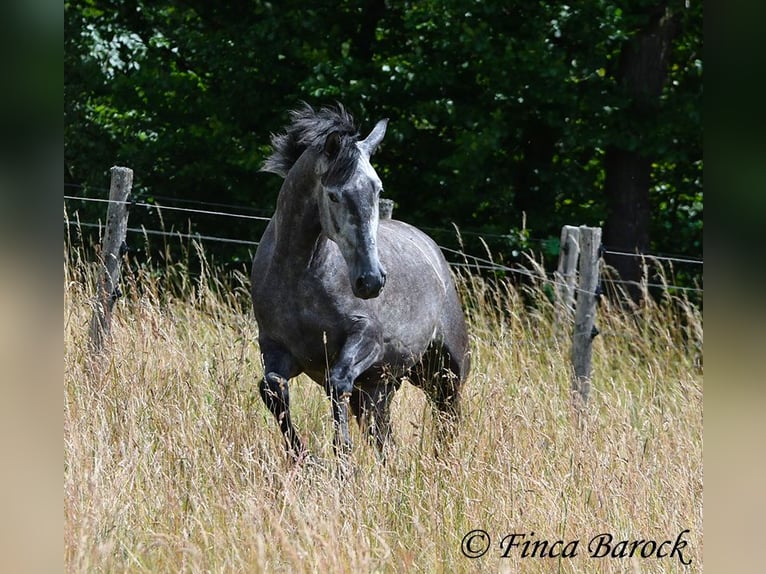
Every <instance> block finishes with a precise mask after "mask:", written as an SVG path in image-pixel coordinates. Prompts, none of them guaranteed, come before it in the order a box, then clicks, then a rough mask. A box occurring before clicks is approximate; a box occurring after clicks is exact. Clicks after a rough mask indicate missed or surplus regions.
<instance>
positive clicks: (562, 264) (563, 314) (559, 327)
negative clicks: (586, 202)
mask: <svg viewBox="0 0 766 574" xmlns="http://www.w3.org/2000/svg"><path fill="white" fill-rule="evenodd" d="M560 245H561V247H560V250H559V265H558V269H557V270H556V274H555V278H556V331H557V332H558V333H563V332H569V328H570V326H571V325H572V319H573V317H574V310H575V306H574V304H575V285H576V284H577V260H578V259H579V257H580V228H579V227H575V226H574V225H565V226H564V227H562V228H561V243H560Z"/></svg>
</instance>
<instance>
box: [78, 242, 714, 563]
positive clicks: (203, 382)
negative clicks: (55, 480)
mask: <svg viewBox="0 0 766 574" xmlns="http://www.w3.org/2000/svg"><path fill="white" fill-rule="evenodd" d="M194 255H195V254H194V253H192V256H194ZM65 258H66V261H65V285H64V303H65V305H64V342H65V380H64V394H65V403H64V404H65V412H64V453H65V454H64V456H65V465H64V558H65V564H66V570H67V571H70V572H93V571H96V572H99V571H100V572H116V571H136V572H141V571H144V572H181V571H184V572H202V571H212V572H282V571H289V572H319V571H321V572H349V571H355V572H474V571H508V572H586V571H587V572H626V571H637V572H687V571H701V569H702V556H703V530H702V490H703V471H702V374H701V371H700V365H699V360H700V350H701V338H702V322H701V317H700V314H699V312H698V311H697V310H696V309H695V308H694V307H693V306H692V305H691V304H689V303H688V302H687V301H685V300H683V299H678V298H676V299H667V300H666V301H665V303H659V304H658V303H654V302H649V303H648V304H647V305H645V306H644V307H642V308H633V309H628V310H626V309H625V308H622V307H619V308H618V307H614V306H612V305H610V304H609V303H608V302H606V301H605V302H603V303H602V305H601V307H600V309H599V313H598V319H597V324H598V326H599V328H600V330H601V335H600V336H599V337H597V338H596V340H595V347H594V376H593V381H592V392H591V402H590V405H589V408H588V410H587V413H586V414H585V416H584V418H582V419H581V420H580V421H579V423H578V422H577V421H576V418H575V416H574V412H573V409H572V407H571V401H570V394H569V388H570V370H569V357H568V353H569V342H568V340H567V339H566V337H564V336H562V335H560V334H559V333H558V332H557V330H556V329H554V325H553V320H552V318H553V308H552V306H551V304H550V303H548V302H547V300H546V299H545V297H543V296H542V295H541V293H542V290H541V289H537V288H535V286H532V288H531V289H530V290H529V292H528V293H521V292H519V291H517V290H516V289H514V288H513V287H511V286H509V285H508V283H504V282H499V283H498V284H496V285H490V284H488V283H487V282H485V281H482V280H480V279H478V278H476V277H471V276H466V277H464V278H463V279H462V289H463V293H464V296H465V301H466V307H467V310H468V315H469V322H470V331H471V333H472V352H473V373H472V375H471V377H470V379H469V380H468V381H467V383H466V385H465V393H464V418H463V421H462V423H461V428H460V433H459V435H458V436H457V437H456V439H455V440H454V442H453V443H452V445H451V452H450V453H449V455H448V456H445V457H443V458H441V459H437V458H434V457H433V456H432V440H433V434H432V431H433V425H432V424H431V418H430V417H431V413H430V409H429V407H428V405H427V403H426V402H425V400H424V397H423V395H422V393H421V392H420V391H419V390H417V389H415V388H413V387H411V386H409V385H406V384H405V385H404V386H403V387H402V389H401V391H400V392H399V393H398V394H397V396H396V398H395V402H394V405H393V423H394V432H395V436H396V446H395V448H394V449H393V450H392V452H391V456H390V459H389V461H388V464H387V465H385V466H384V465H382V464H380V463H379V462H378V460H377V458H376V456H375V453H374V449H373V448H372V447H371V446H369V445H367V444H366V443H365V441H364V440H363V438H362V437H361V435H360V433H359V432H358V431H357V430H356V428H354V439H355V440H354V449H353V454H352V458H353V467H354V470H353V472H352V473H351V474H349V475H347V476H345V477H344V478H340V475H339V473H337V472H336V469H335V468H334V465H333V464H332V446H331V443H332V428H331V417H330V410H329V404H328V402H327V399H326V398H325V395H324V391H323V390H322V389H320V388H319V386H318V385H316V384H315V383H313V382H311V381H309V380H308V379H305V378H302V377H301V378H299V379H297V380H295V381H294V382H293V383H292V388H291V397H292V405H293V412H294V419H295V420H296V421H297V423H298V425H299V429H300V431H301V433H302V435H303V436H304V437H305V439H306V442H307V443H308V445H309V446H310V448H311V449H312V451H313V452H314V453H315V454H317V455H319V456H320V457H324V458H325V459H326V460H328V461H329V463H328V464H327V465H326V466H325V467H320V466H310V467H299V468H295V467H292V466H290V465H289V464H287V462H286V460H285V457H284V455H283V450H282V444H281V437H280V435H279V432H278V429H277V425H276V424H275V421H274V420H273V419H272V417H271V415H270V414H269V413H268V412H267V410H266V409H265V407H264V406H263V405H262V403H261V400H260V397H259V395H258V390H257V382H258V380H259V378H260V377H261V375H262V372H261V364H260V358H259V353H258V347H257V343H256V327H255V324H254V321H253V320H252V317H251V313H250V310H249V305H248V299H247V297H248V295H247V283H248V281H247V279H246V278H245V277H244V276H241V275H238V274H235V275H234V276H230V277H229V278H228V279H226V280H224V279H222V278H221V276H219V275H217V274H216V273H214V272H213V271H211V270H210V269H209V268H208V267H207V266H206V265H205V264H204V263H203V265H202V274H201V276H200V277H197V278H194V279H190V278H189V275H188V274H187V273H186V268H185V265H183V264H178V263H175V264H172V263H167V262H164V263H162V264H161V265H159V264H157V263H155V264H149V265H147V266H143V267H137V266H133V268H132V270H130V272H128V273H126V276H127V279H126V287H125V296H124V297H123V298H121V299H120V300H119V301H118V303H117V307H116V310H115V314H114V324H113V333H112V342H111V346H110V349H109V351H108V352H107V353H105V354H104V355H103V356H102V357H101V358H99V359H97V360H93V358H92V357H90V356H89V353H88V324H89V320H90V315H91V308H90V302H91V300H92V297H93V284H94V281H93V275H92V269H91V267H90V266H89V265H88V264H87V263H86V262H85V260H84V258H83V256H82V254H81V252H80V251H79V250H74V249H67V250H66V254H65ZM200 258H201V259H202V261H203V262H204V256H201V255H200ZM158 266H161V267H162V273H158V272H157V267H158ZM473 529H483V530H485V531H486V532H487V533H488V535H489V536H490V537H491V547H490V549H489V551H488V552H487V553H486V554H485V555H484V556H482V557H481V558H477V559H473V560H472V559H469V558H466V557H465V556H464V555H463V553H462V552H461V541H462V540H463V538H464V536H465V535H466V534H467V533H468V532H469V531H471V530H473ZM686 529H688V530H689V532H688V533H686V534H684V539H685V540H686V541H687V542H688V544H687V546H686V547H685V548H684V549H683V553H682V557H683V558H684V560H686V561H689V560H690V561H691V565H690V566H685V565H683V564H682V563H681V562H680V561H679V557H678V555H677V554H676V555H675V556H674V557H666V558H656V557H650V558H640V557H639V558H636V557H634V558H633V559H630V558H622V559H621V558H601V559H599V558H592V557H590V555H589V552H588V548H587V545H588V542H589V541H590V540H591V538H593V537H594V536H596V535H598V534H600V533H610V534H612V535H613V536H614V542H615V543H616V542H617V541H619V540H622V539H629V540H636V539H638V540H654V541H657V542H658V543H659V542H662V541H663V540H666V539H669V540H672V541H673V540H676V538H677V536H678V535H679V533H681V532H682V531H683V530H686ZM512 533H518V534H526V535H527V536H526V538H524V539H522V540H548V541H549V542H550V543H553V542H554V541H556V540H559V539H562V540H564V541H565V542H571V541H574V540H579V543H578V546H577V556H576V557H571V558H551V557H546V558H542V557H523V556H522V548H512V549H511V551H510V552H508V557H506V558H504V557H503V554H504V553H505V550H506V549H507V539H506V543H503V537H504V536H506V535H508V534H512ZM533 533H534V534H533ZM482 540H483V539H481V538H476V539H474V540H473V541H472V542H471V545H472V549H476V548H477V547H478V546H479V544H480V543H481V542H482ZM559 549H560V546H559ZM666 550H669V547H667V548H666Z"/></svg>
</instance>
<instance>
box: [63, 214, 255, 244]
mask: <svg viewBox="0 0 766 574" xmlns="http://www.w3.org/2000/svg"><path fill="white" fill-rule="evenodd" d="M64 223H65V224H66V225H67V226H68V227H73V226H74V227H90V228H97V229H103V228H104V224H102V223H83V222H81V221H66V220H64ZM127 231H130V232H132V233H140V234H142V235H162V236H165V237H175V238H177V239H199V240H202V241H217V242H220V243H237V244H239V245H252V246H254V247H257V246H258V243H259V242H258V241H248V240H246V239H234V238H230V237H215V236H213V235H202V234H200V233H182V232H180V231H161V230H159V229H146V228H145V227H128V228H127Z"/></svg>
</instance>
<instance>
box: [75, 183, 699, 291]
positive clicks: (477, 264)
mask: <svg viewBox="0 0 766 574" xmlns="http://www.w3.org/2000/svg"><path fill="white" fill-rule="evenodd" d="M65 186H67V187H78V186H77V185H76V184H65ZM79 187H82V186H79ZM90 189H94V190H97V191H98V190H101V191H106V192H108V191H109V190H107V189H105V188H95V187H92V188H90ZM64 199H65V200H69V201H83V202H96V203H109V202H112V201H113V200H111V199H103V198H95V197H81V196H72V195H64ZM114 203H121V204H125V205H130V206H135V207H143V208H147V209H157V210H158V211H162V210H166V211H177V212H182V213H196V214H201V215H210V216H217V217H233V218H240V219H248V220H255V221H262V222H268V221H271V218H270V217H262V216H256V215H246V214H242V213H230V212H224V211H214V210H207V209H193V208H188V207H175V206H166V205H160V204H157V203H145V202H139V201H114ZM198 203H200V204H202V205H221V206H228V207H231V208H235V209H236V208H241V209H248V208H247V207H245V206H233V205H228V204H211V203H205V202H198ZM64 223H65V225H67V226H70V227H71V226H75V227H77V226H79V227H87V228H103V224H100V223H83V222H79V221H77V222H73V221H69V220H68V219H66V218H65V220H64ZM428 229H429V230H432V231H436V230H439V231H442V232H448V231H449V232H451V233H455V230H454V229H453V230H447V229H441V228H428ZM127 230H128V231H130V232H132V233H140V234H144V235H154V236H166V237H175V238H179V239H196V240H200V241H212V242H219V243H230V244H238V245H248V246H253V247H257V246H258V243H259V242H257V241H248V240H244V239H235V238H229V237H217V236H213V235H203V234H200V233H182V232H179V231H163V230H157V229H146V228H145V227H140V228H139V227H129V228H128V229H127ZM459 233H461V234H471V233H473V232H465V231H460V232H459ZM476 235H479V234H478V233H476ZM487 236H488V237H489V236H490V235H487ZM492 236H493V237H504V236H501V235H492ZM439 248H440V249H441V250H442V251H443V252H445V253H449V254H452V255H455V256H458V257H460V258H462V259H463V262H448V263H449V265H450V266H452V267H458V268H468V269H481V270H485V271H495V272H501V273H513V274H516V275H520V276H524V277H529V278H531V279H534V280H536V281H540V280H541V279H545V281H546V282H548V283H550V284H551V285H556V286H560V287H566V288H567V289H570V288H571V289H574V290H575V291H576V292H581V293H590V292H588V291H584V290H581V289H579V288H578V287H572V286H570V285H567V284H564V283H561V282H559V281H557V280H556V279H555V274H553V273H547V274H546V275H545V276H544V277H543V276H541V275H540V274H539V273H533V272H532V271H529V270H527V269H523V268H519V267H508V266H506V265H500V264H498V263H495V262H494V261H492V260H491V259H486V258H483V257H478V256H476V255H471V254H469V253H465V252H463V251H461V250H457V249H451V248H449V247H444V246H442V245H439ZM603 253H605V254H610V255H617V256H624V257H641V258H647V259H657V260H660V261H669V262H678V263H690V264H699V265H702V264H703V261H702V260H701V259H691V258H686V257H670V256H667V255H653V254H650V253H644V254H640V253H630V252H626V251H616V250H612V249H604V251H603ZM469 260H471V261H473V263H468V261H469ZM601 282H603V283H611V284H623V285H635V286H641V285H645V286H646V287H656V288H663V289H677V290H680V291H688V292H697V293H702V292H703V289H700V288H697V287H682V286H679V285H670V284H663V283H643V282H636V281H627V280H621V279H612V278H602V279H601ZM590 294H591V295H597V293H590Z"/></svg>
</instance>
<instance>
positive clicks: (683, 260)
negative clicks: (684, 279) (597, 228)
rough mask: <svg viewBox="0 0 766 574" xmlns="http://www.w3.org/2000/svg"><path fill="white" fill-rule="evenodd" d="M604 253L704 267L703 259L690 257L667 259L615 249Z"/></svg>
mask: <svg viewBox="0 0 766 574" xmlns="http://www.w3.org/2000/svg"><path fill="white" fill-rule="evenodd" d="M604 253H606V254H608V255H618V256H621V257H641V258H642V259H643V258H648V259H657V260H659V261H672V262H678V263H693V264H696V265H702V264H703V261H702V259H691V258H689V257H667V256H665V255H653V254H651V253H631V252H630V251H615V250H613V249H604Z"/></svg>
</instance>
